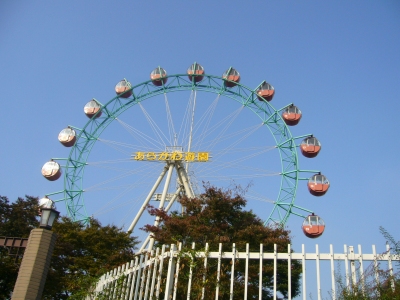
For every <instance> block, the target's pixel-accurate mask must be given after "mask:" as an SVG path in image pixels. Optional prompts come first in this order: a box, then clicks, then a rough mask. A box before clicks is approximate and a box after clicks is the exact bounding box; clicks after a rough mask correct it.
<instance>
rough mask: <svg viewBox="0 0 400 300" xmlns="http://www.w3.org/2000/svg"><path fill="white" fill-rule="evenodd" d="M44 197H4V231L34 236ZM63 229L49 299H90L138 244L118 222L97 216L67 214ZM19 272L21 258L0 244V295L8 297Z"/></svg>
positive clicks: (0, 202)
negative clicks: (83, 219) (78, 218)
mask: <svg viewBox="0 0 400 300" xmlns="http://www.w3.org/2000/svg"><path fill="white" fill-rule="evenodd" d="M37 214H38V199H37V198H36V197H31V196H26V198H25V199H23V198H18V199H17V201H15V202H14V203H10V202H9V201H8V199H7V197H0V225H1V226H0V236H14V237H28V236H29V233H30V231H31V230H32V229H33V228H35V227H38V225H39V222H38V216H37ZM52 230H53V231H54V232H55V233H56V234H57V241H56V245H55V249H54V252H53V257H52V261H51V265H50V270H49V273H48V276H47V280H46V285H45V289H44V292H43V299H67V298H69V297H71V298H72V299H73V298H75V299H84V296H85V294H87V292H88V291H90V288H91V286H92V285H93V284H94V283H95V282H96V281H97V278H98V277H99V276H101V275H102V274H103V273H105V272H107V271H109V270H111V269H113V268H115V267H117V266H120V265H121V264H123V263H126V262H127V261H129V260H131V259H132V257H133V256H134V253H133V249H134V247H135V246H136V245H137V243H138V242H137V240H136V238H135V237H131V236H129V235H128V234H127V233H125V232H123V231H122V229H121V228H119V227H117V226H114V225H106V226H102V225H101V224H100V222H99V221H97V220H95V219H92V220H90V222H89V224H87V225H85V224H82V223H78V222H72V221H71V220H70V219H69V218H67V217H61V218H59V220H57V221H56V222H55V224H54V226H53V229H52ZM17 275H18V262H17V264H15V263H14V261H13V258H11V257H9V256H8V255H7V251H4V249H0V299H8V298H9V296H8V295H10V294H11V292H12V290H13V288H14V284H15V281H16V278H17Z"/></svg>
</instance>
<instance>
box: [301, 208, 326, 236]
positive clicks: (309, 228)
mask: <svg viewBox="0 0 400 300" xmlns="http://www.w3.org/2000/svg"><path fill="white" fill-rule="evenodd" d="M302 229H303V233H304V234H305V236H306V237H309V238H312V239H315V238H317V237H320V236H321V235H322V234H323V233H324V230H325V222H324V220H322V219H321V218H320V217H319V216H317V215H314V214H312V215H309V216H308V217H306V218H305V219H304V222H303V226H302Z"/></svg>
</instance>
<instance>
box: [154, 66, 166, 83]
mask: <svg viewBox="0 0 400 300" xmlns="http://www.w3.org/2000/svg"><path fill="white" fill-rule="evenodd" d="M150 79H151V81H152V82H153V84H154V85H156V86H162V85H163V84H165V83H166V82H167V79H168V78H167V71H165V70H164V69H163V68H161V67H157V68H155V69H154V70H153V72H151V73H150Z"/></svg>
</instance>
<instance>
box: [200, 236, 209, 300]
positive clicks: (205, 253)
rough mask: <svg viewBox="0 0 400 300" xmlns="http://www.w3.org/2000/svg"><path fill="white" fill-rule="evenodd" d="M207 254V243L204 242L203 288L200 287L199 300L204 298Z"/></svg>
mask: <svg viewBox="0 0 400 300" xmlns="http://www.w3.org/2000/svg"><path fill="white" fill-rule="evenodd" d="M207 256H208V243H206V248H205V252H204V274H203V288H202V289H201V300H204V293H205V285H206V277H207Z"/></svg>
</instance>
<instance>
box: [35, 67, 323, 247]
mask: <svg viewBox="0 0 400 300" xmlns="http://www.w3.org/2000/svg"><path fill="white" fill-rule="evenodd" d="M240 79H241V77H240V74H239V72H238V71H237V70H235V69H234V68H232V67H231V68H229V69H228V70H226V71H225V72H224V73H223V75H222V76H214V75H208V74H206V73H205V70H204V68H203V67H202V66H201V65H200V64H198V63H194V64H192V65H191V66H190V67H189V68H188V70H187V72H186V73H184V74H177V75H168V74H167V72H166V70H164V69H163V68H161V67H157V68H156V69H154V70H153V71H152V72H151V74H150V80H148V81H144V82H142V83H139V84H137V85H131V83H130V82H129V81H128V80H127V79H123V80H121V81H120V82H119V83H118V84H117V85H116V86H115V92H116V94H117V95H116V96H115V97H113V98H112V99H111V100H109V101H108V102H103V101H99V100H97V99H94V98H93V99H92V100H90V101H89V102H88V103H87V104H86V105H85V106H84V114H85V115H86V116H87V117H88V118H89V120H88V121H87V123H86V124H85V125H84V126H83V127H76V126H72V125H69V126H67V127H66V128H64V129H63V130H62V131H61V132H60V134H59V136H58V139H59V141H60V142H61V144H62V145H64V146H65V147H67V148H69V149H70V151H69V154H68V156H67V157H66V158H53V159H51V160H50V161H48V162H47V163H45V164H44V166H43V168H42V175H43V176H44V177H45V178H46V179H48V180H50V181H55V180H57V179H59V178H63V179H64V186H63V188H62V189H61V190H59V191H58V192H54V193H49V194H47V195H46V196H45V199H44V201H47V199H48V198H51V200H52V201H54V202H56V203H57V202H64V203H65V204H66V210H67V214H68V216H69V217H70V218H72V219H73V220H75V221H83V222H85V221H87V220H88V219H89V216H90V215H94V216H95V217H98V216H100V215H102V214H103V215H104V214H107V215H108V216H112V217H111V218H113V219H112V220H113V222H115V220H118V221H119V222H120V223H121V224H119V225H120V226H124V228H125V229H126V230H127V231H128V232H134V234H135V235H137V234H138V228H140V227H142V226H143V225H145V224H149V223H151V222H155V225H157V220H154V219H151V216H150V215H149V213H148V212H147V208H148V205H149V204H151V205H153V206H155V207H158V208H162V209H164V210H166V211H170V210H175V211H178V210H180V209H181V208H180V207H179V203H178V201H177V199H179V197H180V196H182V195H186V196H188V197H189V198H192V197H195V196H196V195H198V194H200V193H201V192H202V188H203V185H207V184H210V185H214V186H217V187H225V188H232V187H235V186H241V187H242V188H243V189H244V190H246V198H247V199H248V200H249V201H248V203H251V205H250V208H251V209H253V211H255V212H256V213H257V214H258V215H259V216H260V217H261V218H263V219H264V220H265V225H268V224H282V225H283V224H285V223H286V222H287V221H288V218H289V217H290V215H297V216H300V217H303V218H304V222H303V226H302V228H303V231H304V233H305V235H306V236H308V237H311V238H315V237H318V236H320V235H321V234H322V233H323V231H324V229H325V224H324V222H323V220H322V219H321V218H320V217H319V216H317V215H315V214H314V212H313V211H312V210H309V209H306V208H303V207H301V206H299V205H297V204H296V203H295V199H296V191H297V188H298V187H300V188H308V190H309V192H310V193H311V194H312V195H313V196H322V195H324V194H325V193H326V192H327V191H328V189H329V186H330V183H329V181H328V179H327V178H326V177H325V176H324V175H323V174H321V172H320V171H318V170H303V169H300V167H299V158H298V148H299V149H300V152H301V153H302V155H303V156H305V157H307V158H313V157H316V156H317V155H318V153H319V152H320V150H321V143H320V142H319V140H318V139H317V138H316V137H314V136H313V135H312V134H306V135H301V136H293V135H292V134H291V132H290V130H289V127H290V126H295V125H297V124H298V123H299V121H300V119H301V117H302V113H301V111H300V109H299V108H298V107H297V106H295V105H294V104H293V103H289V104H286V105H282V106H281V108H279V109H276V108H274V107H273V106H272V104H271V100H272V99H273V97H274V95H275V89H274V87H273V86H272V85H271V84H269V83H267V82H266V81H262V82H261V83H260V84H259V85H258V86H256V87H255V88H249V87H246V86H245V85H243V84H241V83H240ZM302 181H307V182H305V183H304V184H301V182H302ZM148 241H149V237H148V238H147V239H146V242H148ZM150 245H152V244H151V241H150Z"/></svg>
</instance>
